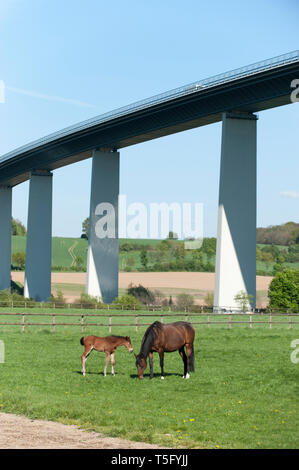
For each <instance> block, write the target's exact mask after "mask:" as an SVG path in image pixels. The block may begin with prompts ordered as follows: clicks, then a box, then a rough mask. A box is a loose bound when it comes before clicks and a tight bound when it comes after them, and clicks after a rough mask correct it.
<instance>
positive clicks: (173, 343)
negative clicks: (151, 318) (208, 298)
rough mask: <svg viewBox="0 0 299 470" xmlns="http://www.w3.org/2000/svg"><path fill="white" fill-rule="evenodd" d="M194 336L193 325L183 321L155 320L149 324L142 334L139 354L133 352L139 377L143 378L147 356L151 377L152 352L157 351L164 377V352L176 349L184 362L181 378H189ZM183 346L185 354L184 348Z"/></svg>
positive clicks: (191, 366)
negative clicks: (165, 321)
mask: <svg viewBox="0 0 299 470" xmlns="http://www.w3.org/2000/svg"><path fill="white" fill-rule="evenodd" d="M194 337H195V330H194V328H193V326H192V325H191V324H190V323H187V322H184V321H178V322H175V323H168V324H167V323H166V324H163V323H160V322H158V321H156V322H154V323H153V324H152V325H150V326H149V327H148V329H147V330H146V332H145V334H144V337H143V340H142V343H141V347H140V352H139V354H138V355H136V354H135V357H136V367H137V371H138V377H139V379H143V374H144V371H145V369H146V367H147V362H146V360H147V357H149V363H150V378H151V379H152V378H153V376H154V374H153V352H157V353H159V356H160V366H161V379H164V352H173V351H177V350H178V351H179V353H180V356H181V358H182V359H183V362H184V375H183V379H189V377H190V375H189V372H190V371H192V372H193V371H194V349H193V342H194ZM185 346H186V353H187V355H186V353H185V350H184V347H185Z"/></svg>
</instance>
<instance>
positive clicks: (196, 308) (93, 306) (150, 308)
mask: <svg viewBox="0 0 299 470" xmlns="http://www.w3.org/2000/svg"><path fill="white" fill-rule="evenodd" d="M4 307H5V308H34V309H39V308H40V309H45V308H49V309H78V310H84V309H86V310H123V311H127V310H134V311H142V310H146V311H147V312H182V311H184V312H188V313H209V312H211V313H216V314H228V313H237V314H240V315H241V314H243V313H247V314H249V313H254V314H256V313H258V314H260V315H261V314H267V315H268V314H269V313H279V314H288V313H292V312H290V311H289V310H288V309H286V310H285V311H280V312H277V311H276V310H274V309H271V308H267V309H266V308H255V309H247V310H246V311H244V312H243V311H242V310H240V309H236V307H231V306H222V307H216V306H214V307H213V306H207V305H192V306H191V307H185V308H182V307H178V306H176V305H149V304H147V305H142V306H141V307H140V306H137V307H136V305H133V306H130V307H126V306H125V305H123V304H104V303H101V302H100V303H96V302H90V303H89V302H88V301H87V302H86V301H85V302H84V301H83V302H78V303H76V302H74V303H67V302H60V301H59V300H58V301H53V302H37V301H35V300H30V299H28V300H1V301H0V308H4Z"/></svg>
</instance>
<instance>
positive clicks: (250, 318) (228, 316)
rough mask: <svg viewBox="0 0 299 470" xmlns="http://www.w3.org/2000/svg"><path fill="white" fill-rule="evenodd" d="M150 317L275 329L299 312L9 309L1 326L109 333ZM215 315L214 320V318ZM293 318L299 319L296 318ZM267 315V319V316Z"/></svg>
mask: <svg viewBox="0 0 299 470" xmlns="http://www.w3.org/2000/svg"><path fill="white" fill-rule="evenodd" d="M4 316H6V317H11V316H14V317H21V320H20V321H19V322H16V321H15V322H7V321H2V319H1V317H4ZM221 316H223V317H224V319H223V320H222V321H219V320H213V317H217V318H218V319H219V317H221ZM240 316H242V317H244V318H245V317H247V318H246V319H244V320H240V319H239V318H238V319H237V320H234V319H233V318H234V317H240ZM266 316H268V317H269V318H268V319H266V318H265V317H266ZM26 317H50V318H51V321H50V322H41V321H38V322H28V321H26ZM57 317H68V318H70V317H74V318H77V319H78V321H77V322H76V323H70V322H56V318H57ZM88 317H92V318H96V317H100V318H107V319H108V322H106V323H102V322H101V323H99V322H88V323H87V322H86V320H88ZM120 317H121V318H128V319H129V320H130V319H132V318H135V322H130V323H119V322H118V323H114V322H112V320H113V319H114V320H115V319H116V320H117V318H120ZM143 317H145V318H150V317H155V318H157V317H160V321H161V322H162V323H163V322H164V318H166V319H167V318H168V317H172V318H173V317H180V318H182V317H183V318H184V320H185V321H190V317H192V319H193V318H195V321H194V320H192V321H190V323H192V325H207V326H208V327H210V326H211V325H225V324H226V325H227V326H228V328H232V326H233V325H234V324H235V325H236V324H248V325H249V327H250V328H252V327H253V325H254V324H264V325H269V328H272V326H273V325H288V328H289V329H291V328H292V326H293V325H296V324H298V325H299V321H296V319H297V317H299V313H288V314H285V313H267V314H259V313H243V314H240V313H222V314H219V313H206V314H201V313H188V312H183V313H160V315H157V314H154V313H153V314H150V313H143V314H142V313H132V314H129V313H124V314H119V313H114V314H110V315H109V314H103V313H84V314H79V313H33V312H26V313H24V312H21V313H15V312H13V313H12V312H7V313H2V312H1V313H0V326H20V327H21V329H22V331H23V332H24V331H25V328H26V327H28V326H50V327H51V331H52V332H54V331H55V328H56V327H57V326H80V327H81V331H82V333H84V331H85V328H86V327H89V326H97V327H107V328H108V330H109V333H111V332H112V327H123V326H124V327H129V326H130V327H131V326H134V327H135V330H136V332H138V329H139V328H140V327H143V326H149V325H151V324H152V322H150V323H148V322H147V323H140V322H139V319H140V318H143ZM211 317H212V320H211ZM255 317H262V318H263V319H262V320H257V319H255ZM275 317H285V320H283V321H282V320H279V321H275ZM293 317H294V318H295V320H293ZM197 318H198V319H201V318H202V319H203V318H205V320H204V321H197ZM264 318H265V319H264Z"/></svg>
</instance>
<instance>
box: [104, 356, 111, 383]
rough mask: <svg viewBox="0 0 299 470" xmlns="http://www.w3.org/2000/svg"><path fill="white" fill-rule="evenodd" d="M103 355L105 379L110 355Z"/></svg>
mask: <svg viewBox="0 0 299 470" xmlns="http://www.w3.org/2000/svg"><path fill="white" fill-rule="evenodd" d="M105 354H106V363H105V367H104V377H106V375H107V367H108V364H109V359H110V353H108V352H106V353H105Z"/></svg>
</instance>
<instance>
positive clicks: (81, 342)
mask: <svg viewBox="0 0 299 470" xmlns="http://www.w3.org/2000/svg"><path fill="white" fill-rule="evenodd" d="M80 344H82V346H84V336H82V338H81V339H80Z"/></svg>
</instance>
